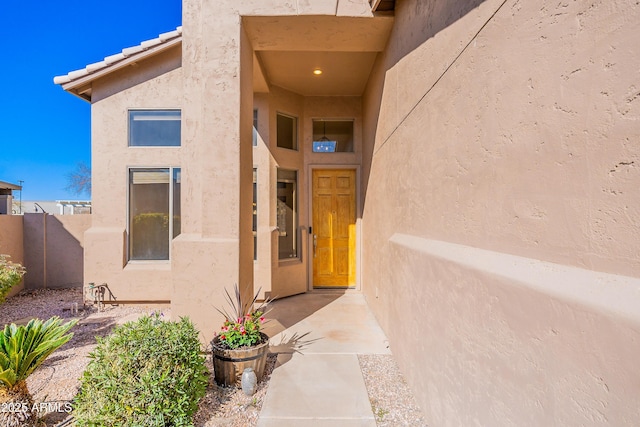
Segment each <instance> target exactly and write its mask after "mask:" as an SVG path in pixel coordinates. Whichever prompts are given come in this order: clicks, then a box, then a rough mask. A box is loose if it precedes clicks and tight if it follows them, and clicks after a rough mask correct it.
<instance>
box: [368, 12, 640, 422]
mask: <svg viewBox="0 0 640 427" xmlns="http://www.w3.org/2000/svg"><path fill="white" fill-rule="evenodd" d="M638 22H640V5H638V4H636V3H635V2H628V1H615V0H613V1H590V2H587V1H572V2H560V3H558V2H553V1H539V2H523V1H517V0H507V1H502V0H486V1H467V2H442V1H433V0H429V1H406V2H397V3H396V22H395V26H394V30H393V32H392V35H391V39H390V42H389V45H388V47H387V50H386V52H385V53H384V54H383V55H381V56H380V57H379V58H378V60H377V62H376V65H375V69H374V71H373V72H372V75H371V78H370V81H369V84H368V87H367V90H366V93H365V94H364V96H363V109H364V116H365V126H364V138H365V141H367V142H368V144H367V145H366V146H365V147H364V159H363V163H364V164H363V170H364V173H363V176H364V179H363V187H364V189H365V191H366V192H365V196H364V214H363V227H364V230H363V239H364V240H363V277H364V285H363V288H364V290H365V293H366V295H367V298H368V300H369V302H370V305H371V306H372V308H373V309H374V311H375V312H376V315H377V317H378V319H379V320H380V322H381V323H382V325H383V327H384V329H385V330H386V331H387V333H388V335H389V338H390V342H391V345H392V350H393V351H394V354H395V355H396V356H397V357H398V359H399V362H400V364H401V366H402V368H403V370H404V371H405V373H407V377H408V378H409V381H410V382H411V383H412V384H411V385H412V386H413V389H414V391H415V392H416V394H417V395H418V396H419V399H420V402H421V405H422V406H423V408H424V409H425V411H426V413H427V419H429V421H430V422H431V423H433V424H434V425H523V423H525V422H526V424H528V425H585V424H587V425H590V424H605V425H630V424H633V422H632V421H631V420H633V419H635V420H637V419H640V414H639V412H638V407H639V406H640V405H639V403H640V387H639V386H638V384H640V380H639V378H640V369H639V368H638V367H637V363H636V361H635V358H634V356H633V355H634V354H638V350H639V348H638V347H639V342H640V321H639V319H638V318H637V317H633V316H632V317H629V316H626V315H623V314H622V313H621V310H620V307H621V306H623V305H625V304H627V303H629V299H631V301H632V302H635V303H636V306H638V305H640V299H638V292H637V290H638V283H637V281H635V279H632V277H639V276H640V240H638V239H637V236H638V235H640V203H639V202H640V193H638V191H637V189H638V184H639V183H640V168H639V167H638V166H639V162H640V145H638V144H637V137H638V135H639V134H640V120H639V119H640V96H639V92H640V89H638V81H640V50H639V49H638V47H637V34H638V29H639V27H638ZM399 236H409V237H407V238H408V239H409V240H411V239H413V238H417V239H421V240H419V241H420V242H423V243H421V244H418V245H407V244H403V243H402V242H403V241H404V240H405V239H404V237H399ZM425 242H443V243H453V244H458V245H460V246H461V247H463V248H467V249H468V251H465V252H464V254H463V255H461V257H462V258H456V259H455V260H451V259H450V258H448V257H446V256H444V255H443V254H442V251H444V249H442V247H440V246H438V245H436V246H435V247H436V249H433V248H432V247H431V246H430V244H429V243H425ZM425 247H429V248H430V249H429V250H426V249H425ZM476 250H487V251H490V252H491V253H492V254H494V259H495V260H497V261H495V262H496V263H497V265H502V266H504V265H509V263H511V262H512V261H513V260H512V258H510V257H511V256H519V257H522V259H524V260H529V262H530V263H532V264H535V265H537V266H538V267H539V268H540V269H542V270H541V271H546V269H551V270H552V273H555V274H548V275H542V274H537V273H536V270H533V271H529V270H526V269H524V267H523V266H524V265H527V262H526V261H522V263H521V264H518V265H517V266H516V267H514V268H515V270H516V273H514V274H515V276H509V275H507V276H506V278H505V277H504V276H502V275H499V274H498V275H496V272H495V271H492V270H490V268H489V266H488V265H487V266H483V265H480V266H475V267H473V268H469V266H468V265H467V263H466V262H465V257H468V258H470V259H471V258H473V257H476V256H478V254H479V253H480V252H477V251H476ZM550 266H557V267H550ZM565 268H578V269H580V270H579V271H581V273H580V274H581V275H586V277H588V279H584V280H575V277H574V276H571V275H569V276H567V275H563V274H561V272H562V271H564V270H563V269H565ZM525 271H526V272H527V274H531V275H533V276H535V277H531V283H530V284H529V285H528V286H524V287H523V286H521V285H520V284H519V282H518V281H519V280H523V278H522V277H521V276H522V275H523V274H524V272H525ZM518 272H519V273H518ZM600 272H602V273H610V274H612V275H619V277H620V280H619V282H620V283H621V284H620V285H619V286H612V287H610V288H607V289H608V290H609V292H608V293H606V294H604V296H603V298H602V299H601V301H600V304H595V305H594V304H586V305H585V304H584V301H583V300H582V299H581V298H580V297H581V293H582V292H586V293H593V292H597V291H600V290H601V289H602V287H607V282H606V281H602V280H601V279H600V274H601V273H600ZM626 276H628V277H626ZM514 277H516V278H518V279H517V280H516V279H515V278H514ZM567 280H568V281H571V282H572V283H569V284H567V283H565V281H567ZM567 285H570V286H569V287H568V288H566V286H567ZM554 287H557V288H558V289H560V288H562V289H564V290H563V293H562V295H561V296H560V295H559V294H558V293H556V292H553V289H554ZM629 289H631V290H632V291H633V292H626V291H628V290H629ZM625 290H626V291H625ZM554 331H555V332H554ZM531 420H533V422H530V421H531Z"/></svg>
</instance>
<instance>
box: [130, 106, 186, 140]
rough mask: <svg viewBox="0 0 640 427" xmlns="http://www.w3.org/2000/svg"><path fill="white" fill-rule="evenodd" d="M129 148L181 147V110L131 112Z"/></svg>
mask: <svg viewBox="0 0 640 427" xmlns="http://www.w3.org/2000/svg"><path fill="white" fill-rule="evenodd" d="M129 146H130V147H167V146H168V147H178V146H180V110H130V111H129Z"/></svg>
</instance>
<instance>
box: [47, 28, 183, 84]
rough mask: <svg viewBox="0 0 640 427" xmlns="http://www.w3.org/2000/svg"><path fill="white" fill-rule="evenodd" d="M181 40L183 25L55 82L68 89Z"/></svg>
mask: <svg viewBox="0 0 640 427" xmlns="http://www.w3.org/2000/svg"><path fill="white" fill-rule="evenodd" d="M181 40H182V26H179V27H177V28H176V29H175V30H173V31H169V32H166V33H163V34H160V35H159V36H158V37H156V38H154V39H151V40H146V41H143V42H142V43H140V44H139V45H137V46H132V47H128V48H125V49H122V52H120V53H116V54H115V55H110V56H107V57H106V58H104V60H102V61H99V62H95V63H93V64H89V65H87V66H86V67H85V68H81V69H79V70H75V71H71V72H69V73H68V74H65V75H62V76H56V77H54V78H53V83H55V84H57V85H63V87H64V88H65V89H67V87H65V86H67V85H69V84H71V83H73V82H75V81H77V80H79V79H82V78H83V77H86V76H92V75H94V74H100V75H102V74H103V73H100V72H101V71H107V70H109V69H110V68H113V69H117V68H120V67H119V66H118V65H126V64H123V62H124V61H125V60H126V59H129V58H135V59H141V58H143V57H145V56H146V55H147V54H150V53H151V52H154V53H157V51H158V49H160V50H163V48H164V47H170V46H173V45H174V44H175V43H176V42H179V41H181ZM96 77H97V76H96Z"/></svg>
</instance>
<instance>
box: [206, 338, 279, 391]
mask: <svg viewBox="0 0 640 427" xmlns="http://www.w3.org/2000/svg"><path fill="white" fill-rule="evenodd" d="M260 335H261V336H262V339H263V343H262V344H258V345H257V346H255V347H249V348H238V349H235V350H229V349H224V348H220V347H218V342H219V341H220V339H219V337H215V338H214V339H213V341H211V352H212V354H213V373H214V377H215V380H216V383H217V384H218V385H221V386H231V385H233V386H236V387H241V378H242V372H243V371H244V370H245V369H246V368H253V372H255V374H256V377H257V379H258V382H260V380H261V379H262V375H263V374H264V365H265V363H266V361H267V351H269V337H268V336H267V334H265V333H262V332H260Z"/></svg>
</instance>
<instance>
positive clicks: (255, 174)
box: [253, 168, 258, 261]
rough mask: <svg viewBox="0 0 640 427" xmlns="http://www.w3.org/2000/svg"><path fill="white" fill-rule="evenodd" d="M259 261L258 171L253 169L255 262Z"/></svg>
mask: <svg viewBox="0 0 640 427" xmlns="http://www.w3.org/2000/svg"><path fill="white" fill-rule="evenodd" d="M257 259H258V169H256V168H253V260H254V261H255V260H257Z"/></svg>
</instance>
